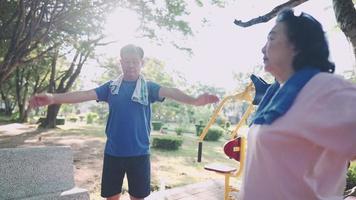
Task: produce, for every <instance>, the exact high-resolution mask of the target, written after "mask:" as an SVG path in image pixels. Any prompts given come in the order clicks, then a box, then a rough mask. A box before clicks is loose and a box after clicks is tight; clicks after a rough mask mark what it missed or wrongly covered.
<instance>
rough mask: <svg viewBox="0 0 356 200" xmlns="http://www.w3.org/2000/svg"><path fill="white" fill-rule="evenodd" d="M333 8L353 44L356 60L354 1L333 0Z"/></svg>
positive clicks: (340, 24) (338, 21)
mask: <svg viewBox="0 0 356 200" xmlns="http://www.w3.org/2000/svg"><path fill="white" fill-rule="evenodd" d="M333 7H334V13H335V17H336V21H337V23H338V25H339V27H340V29H341V30H342V32H344V34H345V35H346V37H347V39H348V40H349V41H350V42H351V44H352V48H353V52H354V57H355V59H356V9H355V7H354V3H353V2H352V0H333ZM355 71H356V69H355Z"/></svg>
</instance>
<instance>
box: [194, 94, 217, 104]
mask: <svg viewBox="0 0 356 200" xmlns="http://www.w3.org/2000/svg"><path fill="white" fill-rule="evenodd" d="M218 101H219V97H217V96H216V95H212V94H208V93H204V94H202V95H200V96H198V97H197V98H196V100H195V101H194V105H196V106H203V105H206V104H210V103H216V102H218Z"/></svg>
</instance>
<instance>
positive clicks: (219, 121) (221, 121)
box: [215, 116, 227, 128]
mask: <svg viewBox="0 0 356 200" xmlns="http://www.w3.org/2000/svg"><path fill="white" fill-rule="evenodd" d="M226 122H227V119H226V117H223V116H218V117H217V118H216V121H215V123H217V124H218V125H219V126H220V127H222V128H224V127H225V124H226Z"/></svg>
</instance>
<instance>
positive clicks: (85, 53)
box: [40, 38, 102, 128]
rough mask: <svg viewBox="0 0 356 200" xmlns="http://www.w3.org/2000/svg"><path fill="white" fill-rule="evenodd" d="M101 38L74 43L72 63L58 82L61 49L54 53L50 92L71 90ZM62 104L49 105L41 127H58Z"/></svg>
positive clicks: (60, 75) (62, 73) (61, 74)
mask: <svg viewBox="0 0 356 200" xmlns="http://www.w3.org/2000/svg"><path fill="white" fill-rule="evenodd" d="M100 40H101V38H98V39H94V40H87V41H80V42H78V43H77V44H74V48H75V53H74V55H73V58H72V61H71V63H69V66H68V68H67V69H65V70H64V71H63V72H61V73H60V74H59V76H58V77H59V82H58V83H57V82H56V73H57V72H58V70H57V65H58V63H60V62H58V57H59V49H57V50H56V51H55V52H54V53H53V57H52V64H51V67H52V69H51V76H50V81H49V87H48V92H50V93H65V92H68V91H69V90H70V88H71V87H72V86H73V84H74V82H75V80H76V79H77V78H78V76H79V74H80V72H81V70H82V68H83V66H84V63H85V62H86V61H87V59H88V58H89V56H92V54H93V52H94V49H95V47H96V46H98V45H102V44H101V43H99V41H100ZM60 107H61V105H60V104H54V105H50V106H48V110H47V116H46V119H45V120H43V121H42V122H41V124H40V126H41V127H46V128H54V127H56V118H57V115H58V112H59V109H60Z"/></svg>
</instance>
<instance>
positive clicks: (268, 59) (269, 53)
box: [262, 22, 296, 83]
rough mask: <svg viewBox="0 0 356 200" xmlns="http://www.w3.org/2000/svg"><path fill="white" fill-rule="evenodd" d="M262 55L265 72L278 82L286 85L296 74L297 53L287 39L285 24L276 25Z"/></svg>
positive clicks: (269, 35)
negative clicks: (294, 68) (295, 59)
mask: <svg viewBox="0 0 356 200" xmlns="http://www.w3.org/2000/svg"><path fill="white" fill-rule="evenodd" d="M262 53H263V62H264V65H265V71H267V72H269V73H271V74H272V75H273V76H274V77H275V78H276V79H277V81H278V82H280V83H284V82H285V81H286V80H287V79H288V78H289V77H290V76H291V75H292V74H293V73H294V70H293V66H292V62H293V58H294V56H295V54H296V51H295V48H294V45H293V44H292V43H291V42H290V41H289V39H288V37H287V27H286V25H285V24H284V23H283V22H278V23H276V25H275V26H274V27H273V28H272V30H271V31H270V32H269V34H268V37H267V43H266V44H265V46H264V47H263V48H262Z"/></svg>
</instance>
